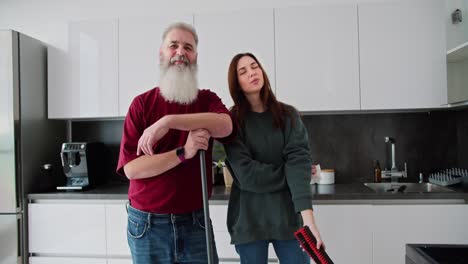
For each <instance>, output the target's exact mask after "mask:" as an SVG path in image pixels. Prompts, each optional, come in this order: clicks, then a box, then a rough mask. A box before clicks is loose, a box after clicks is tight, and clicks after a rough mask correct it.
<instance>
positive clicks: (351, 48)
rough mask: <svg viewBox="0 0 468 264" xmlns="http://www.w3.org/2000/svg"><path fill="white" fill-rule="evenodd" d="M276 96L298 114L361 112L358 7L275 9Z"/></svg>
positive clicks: (341, 5)
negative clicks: (300, 112) (332, 111)
mask: <svg viewBox="0 0 468 264" xmlns="http://www.w3.org/2000/svg"><path fill="white" fill-rule="evenodd" d="M275 46H276V49H275V51H276V52H275V55H276V79H277V85H276V87H277V89H276V91H277V95H278V99H279V100H280V101H283V102H285V103H288V104H291V105H293V106H295V107H296V108H297V109H299V110H300V111H326V110H359V109H360V95H359V54H358V51H359V49H358V28H357V7H356V5H355V4H335V5H332V4H328V5H315V6H309V7H301V8H279V9H275Z"/></svg>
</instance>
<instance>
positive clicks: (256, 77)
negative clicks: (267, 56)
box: [237, 56, 265, 94]
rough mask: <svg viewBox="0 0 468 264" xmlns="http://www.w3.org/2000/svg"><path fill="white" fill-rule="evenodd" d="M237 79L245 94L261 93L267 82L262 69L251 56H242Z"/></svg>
mask: <svg viewBox="0 0 468 264" xmlns="http://www.w3.org/2000/svg"><path fill="white" fill-rule="evenodd" d="M237 79H238V80H239V85H240V87H241V89H242V91H243V92H244V94H255V93H260V91H261V90H262V87H263V84H264V82H265V81H264V80H263V71H262V69H260V66H259V65H258V63H257V62H256V61H255V60H254V59H253V58H252V57H249V56H244V57H242V58H240V60H239V62H238V63H237Z"/></svg>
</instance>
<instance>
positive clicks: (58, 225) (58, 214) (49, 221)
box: [28, 201, 106, 263]
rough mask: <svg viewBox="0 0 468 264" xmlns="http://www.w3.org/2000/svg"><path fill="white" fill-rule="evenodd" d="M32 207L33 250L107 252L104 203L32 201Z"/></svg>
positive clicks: (86, 254) (42, 251)
mask: <svg viewBox="0 0 468 264" xmlns="http://www.w3.org/2000/svg"><path fill="white" fill-rule="evenodd" d="M28 209H29V219H28V225H29V252H30V253H41V254H49V255H50V254H52V255H54V254H55V255H58V254H60V255H62V256H63V255H73V256H83V257H86V256H105V255H106V228H105V227H106V214H105V207H104V204H88V203H68V202H67V201H64V202H63V203H37V204H29V206H28ZM62 263H66V262H62Z"/></svg>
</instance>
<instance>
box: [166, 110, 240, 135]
mask: <svg viewBox="0 0 468 264" xmlns="http://www.w3.org/2000/svg"><path fill="white" fill-rule="evenodd" d="M164 118H165V119H166V120H165V122H167V126H168V127H169V128H171V129H177V130H184V131H190V130H195V129H200V128H203V129H206V130H208V131H209V132H210V135H211V137H214V138H223V137H227V136H229V135H230V134H231V132H232V120H231V117H230V116H229V115H228V114H225V113H219V114H218V113H196V114H180V115H167V116H165V117H164Z"/></svg>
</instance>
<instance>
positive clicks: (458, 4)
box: [445, 0, 468, 54]
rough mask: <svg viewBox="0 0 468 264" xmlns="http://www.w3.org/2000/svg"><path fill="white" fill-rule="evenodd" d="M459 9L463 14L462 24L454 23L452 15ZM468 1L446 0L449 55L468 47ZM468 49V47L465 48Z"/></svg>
mask: <svg viewBox="0 0 468 264" xmlns="http://www.w3.org/2000/svg"><path fill="white" fill-rule="evenodd" d="M457 9H459V10H460V11H461V14H462V22H460V23H455V24H454V23H453V22H452V13H453V12H454V11H455V10H457ZM467 18H468V0H446V9H445V25H446V31H447V53H449V54H450V53H452V52H455V51H457V50H459V49H460V48H461V47H463V46H464V45H468V21H467V20H466V19H467ZM465 49H468V47H465ZM465 53H467V52H466V51H465Z"/></svg>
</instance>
